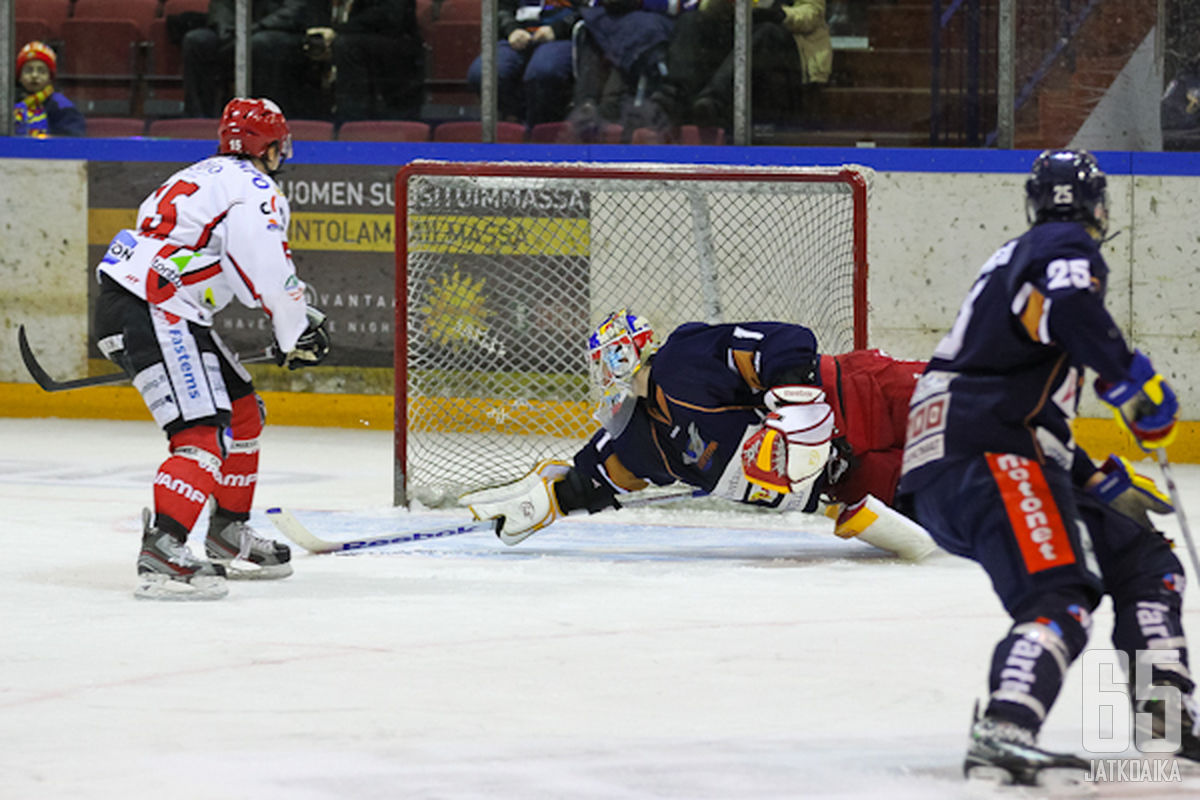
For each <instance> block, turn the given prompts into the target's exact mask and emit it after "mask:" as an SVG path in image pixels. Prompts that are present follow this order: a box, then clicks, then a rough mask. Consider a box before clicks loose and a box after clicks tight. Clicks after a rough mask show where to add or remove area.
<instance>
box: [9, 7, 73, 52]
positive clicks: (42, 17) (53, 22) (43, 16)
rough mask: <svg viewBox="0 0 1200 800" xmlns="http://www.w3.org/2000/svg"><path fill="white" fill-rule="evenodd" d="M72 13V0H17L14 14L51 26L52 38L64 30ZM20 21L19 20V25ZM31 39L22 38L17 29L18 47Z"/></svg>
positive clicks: (20, 18)
mask: <svg viewBox="0 0 1200 800" xmlns="http://www.w3.org/2000/svg"><path fill="white" fill-rule="evenodd" d="M70 15H71V0H17V2H16V4H15V5H14V7H13V16H14V17H15V18H16V19H17V20H18V21H35V20H36V21H38V22H42V23H44V24H45V25H46V26H47V27H49V28H50V32H51V35H50V38H52V39H56V38H58V36H59V35H60V34H61V32H62V24H63V22H65V21H66V19H67V17H69V16H70ZM19 24H20V22H18V25H19ZM28 41H31V40H30V39H25V38H22V37H21V35H20V28H19V27H18V29H17V47H18V48H20V47H22V46H23V45H24V44H25V43H26V42H28Z"/></svg>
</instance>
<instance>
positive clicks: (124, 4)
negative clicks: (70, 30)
mask: <svg viewBox="0 0 1200 800" xmlns="http://www.w3.org/2000/svg"><path fill="white" fill-rule="evenodd" d="M158 12H159V0H75V7H74V10H73V11H72V12H71V19H128V20H132V21H133V23H134V24H135V25H137V27H138V30H139V31H141V33H142V38H145V37H146V36H148V35H149V33H150V23H151V22H152V21H153V20H155V19H156V18H157V17H158V16H159V13H158Z"/></svg>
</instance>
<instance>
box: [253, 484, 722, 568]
mask: <svg viewBox="0 0 1200 800" xmlns="http://www.w3.org/2000/svg"><path fill="white" fill-rule="evenodd" d="M707 495H708V492H705V491H703V490H702V489H695V490H693V491H689V492H677V493H673V494H664V495H654V496H651V497H639V498H636V499H632V500H627V501H624V502H622V503H621V506H620V507H621V508H629V507H631V506H632V507H636V506H642V505H649V504H651V503H663V502H666V501H668V500H684V499H686V498H689V497H706V496H707ZM267 516H268V517H270V519H271V522H272V523H274V525H275V527H276V528H277V529H278V530H279V532H280V533H282V534H283V535H284V536H286V537H288V538H289V539H291V540H292V541H293V542H295V543H296V544H298V545H300V546H301V547H303V548H304V549H305V550H307V551H308V552H310V553H316V554H320V553H349V552H353V551H355V550H363V549H365V548H368V547H386V546H388V545H391V544H404V543H405V542H423V541H425V540H426V539H441V538H444V537H446V536H459V535H461V534H464V533H478V532H480V531H491V532H492V533H495V532H496V528H497V525H498V524H499V519H498V518H491V519H478V520H472V521H471V522H468V523H465V524H463V525H453V526H451V527H448V528H431V529H429V530H423V531H408V532H406V533H394V534H385V535H383V536H377V537H374V538H371V539H353V540H351V541H348V542H331V541H329V540H327V539H322V538H321V537H320V536H317V535H316V534H315V533H313V532H312V531H310V530H309V529H308V528H306V527H304V525H303V523H301V522H300V520H298V519H296V518H295V517H294V516H292V514H291V512H289V511H287V510H285V509H282V508H268V509H267Z"/></svg>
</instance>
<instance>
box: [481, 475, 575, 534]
mask: <svg viewBox="0 0 1200 800" xmlns="http://www.w3.org/2000/svg"><path fill="white" fill-rule="evenodd" d="M570 471H571V465H570V464H567V463H565V462H563V461H550V460H547V461H542V462H540V463H538V465H537V466H535V467H534V468H533V469H532V470H531V471H530V472H529V474H528V475H526V476H525V477H523V478H521V479H520V480H519V481H514V482H513V483H507V484H505V485H503V486H496V487H493V488H491V489H480V490H479V491H477V492H468V493H467V494H464V495H463V496H462V497H461V498H459V502H461V503H462V504H463V505H465V506H466V507H467V508H469V509H470V510H471V513H472V514H473V515H474V516H475V519H494V518H499V519H500V525H499V527H497V529H496V535H497V536H499V537H500V541H502V542H504V543H505V544H507V545H514V544H519V543H520V542H523V541H525V539H527V538H529V536H531V535H532V534H533V533H534V532H535V531H539V530H541V529H542V528H544V527H546V526H547V525H549V524H550V523H552V522H554V521H555V520H557V519H561V518H562V517H564V516H566V514H564V513H563V511H562V509H561V508H560V507H559V504H558V498H557V497H556V496H555V493H554V485H555V484H556V483H558V482H559V481H561V480H562V479H563V478H564V477H565V476H566V474H567V473H568V472H570Z"/></svg>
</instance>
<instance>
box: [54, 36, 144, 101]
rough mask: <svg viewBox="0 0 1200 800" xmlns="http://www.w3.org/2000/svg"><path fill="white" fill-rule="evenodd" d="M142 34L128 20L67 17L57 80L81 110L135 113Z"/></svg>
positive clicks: (57, 84) (139, 75) (139, 80)
mask: <svg viewBox="0 0 1200 800" xmlns="http://www.w3.org/2000/svg"><path fill="white" fill-rule="evenodd" d="M144 38H145V37H144V35H143V32H142V29H141V28H140V27H139V26H138V24H137V23H135V22H134V21H133V20H131V19H100V18H95V17H92V18H82V19H81V18H78V17H72V18H71V19H68V20H66V21H65V22H63V24H62V39H63V52H62V53H61V54H60V57H59V64H58V78H56V80H55V85H56V86H57V87H58V88H59V89H61V90H62V91H63V93H64V94H66V95H67V97H69V98H71V101H72V102H74V103H75V105H76V106H78V107H79V109H80V110H81V111H83V112H84V113H85V114H89V113H93V114H94V113H99V114H105V113H108V114H111V115H114V116H122V115H123V116H133V115H135V113H136V112H138V111H140V109H137V108H136V106H137V105H138V103H139V102H140V98H139V94H140V88H141V72H142V50H143V48H142V44H143V40H144Z"/></svg>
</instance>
